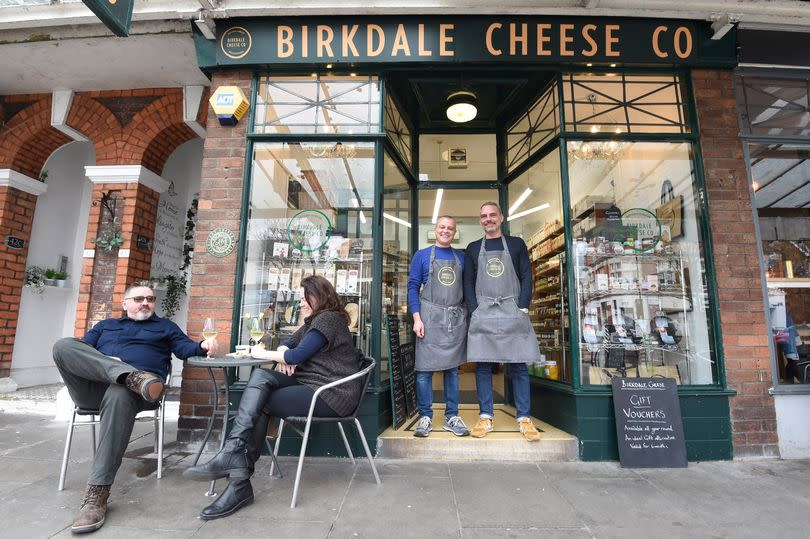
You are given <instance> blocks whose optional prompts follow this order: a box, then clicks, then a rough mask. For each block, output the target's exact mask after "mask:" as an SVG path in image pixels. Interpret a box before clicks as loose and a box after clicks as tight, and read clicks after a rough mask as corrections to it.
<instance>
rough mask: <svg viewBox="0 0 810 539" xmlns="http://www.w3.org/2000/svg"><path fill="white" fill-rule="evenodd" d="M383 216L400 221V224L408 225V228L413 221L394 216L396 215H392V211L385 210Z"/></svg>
mask: <svg viewBox="0 0 810 539" xmlns="http://www.w3.org/2000/svg"><path fill="white" fill-rule="evenodd" d="M383 217H385V218H386V219H388V220H389V221H393V222H395V223H398V224H400V225H402V226H406V227H408V228H411V223H409V222H408V221H406V220H405V219H400V218H399V217H394V216H393V215H391V214H390V213H385V212H383Z"/></svg>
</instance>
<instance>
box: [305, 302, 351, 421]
mask: <svg viewBox="0 0 810 539" xmlns="http://www.w3.org/2000/svg"><path fill="white" fill-rule="evenodd" d="M313 329H317V330H318V331H319V332H320V333H321V334H322V335H323V336H324V337H326V345H324V347H323V348H321V349H320V350H318V351H317V352H315V355H313V356H312V357H311V358H309V359H307V360H306V361H304V362H303V363H300V364H299V365H298V366H297V367H296V369H295V373H294V374H293V376H294V377H295V378H296V380H298V381H299V382H301V383H302V384H304V385H307V386H309V387H311V388H313V389H318V388H319V387H321V386H323V385H326V384H328V383H330V382H334V381H335V380H339V379H341V378H344V377H346V376H349V375H350V374H354V373H356V372H357V371H358V370H359V369H360V362H359V360H360V353H359V351H358V350H357V349H356V348H355V346H354V343H353V342H352V336H351V333H349V327H348V323H347V322H346V319H345V318H344V317H343V316H341V315H340V313H336V312H334V311H323V312H320V313H318V314H316V315H315V316H313V317H310V318H308V319H307V320H306V321H305V322H304V325H303V326H301V327H300V328H299V329H298V331H296V332H295V333H294V334H293V336H292V337H291V338H290V340H291V341H292V344H293V345H294V346H298V345H299V344H300V343H301V341H302V340H303V338H304V335H306V334H307V332H309V331H311V330H313ZM362 390H363V380H362V379H360V378H358V379H356V380H352V381H351V382H348V383H346V384H342V385H339V386H337V387H334V388H332V389H328V390H326V391H324V392H323V393H322V394H321V399H323V401H324V402H325V403H326V404H327V405H328V406H329V407H330V408H331V409H332V410H334V411H335V412H336V413H337V414H338V415H341V416H345V415H348V414H350V413H351V412H352V410H354V408H355V406H357V402H358V400H359V399H360V392H361V391H362Z"/></svg>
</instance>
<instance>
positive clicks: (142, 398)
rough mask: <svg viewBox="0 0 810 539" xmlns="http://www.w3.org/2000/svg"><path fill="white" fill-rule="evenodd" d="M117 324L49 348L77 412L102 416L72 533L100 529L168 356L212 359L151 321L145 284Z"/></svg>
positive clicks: (158, 391)
mask: <svg viewBox="0 0 810 539" xmlns="http://www.w3.org/2000/svg"><path fill="white" fill-rule="evenodd" d="M123 308H124V311H125V312H126V314H125V315H124V316H123V317H121V318H108V319H107V320H102V321H101V322H99V323H97V324H96V325H95V326H93V329H91V330H90V331H88V332H87V334H86V335H85V336H84V338H82V339H74V338H70V337H67V338H64V339H60V340H59V341H57V342H56V344H54V346H53V360H54V363H56V367H57V369H59V373H60V374H61V376H62V380H64V382H65V385H66V386H67V389H68V393H69V394H70V397H71V398H72V399H73V402H74V403H76V405H78V406H79V407H80V408H88V409H98V410H100V417H101V419H100V421H101V424H100V428H99V431H100V432H99V440H98V448H97V449H96V454H95V458H94V459H93V465H92V471H91V472H90V477H89V478H88V480H87V490H86V491H85V495H84V500H83V501H82V506H81V509H80V510H79V513H78V515H77V516H76V519H75V520H74V521H73V526H72V527H71V531H72V532H73V533H87V532H92V531H95V530H97V529H99V528H100V527H101V526H103V525H104V518H105V515H106V513H107V498H108V497H109V495H110V486H111V485H112V482H113V479H114V478H115V474H116V472H117V471H118V467H119V466H120V465H121V459H122V458H123V456H124V451H125V450H126V448H127V445H128V444H129V437H130V434H132V427H133V425H134V423H135V416H136V415H137V414H138V412H142V411H144V410H150V409H154V408H155V407H156V406H157V405H158V402H159V401H160V398H161V396H162V395H163V391H164V389H165V388H164V380H165V379H166V376H167V375H168V373H169V368H170V367H171V359H172V354H174V355H176V356H177V357H179V358H180V359H187V358H189V357H191V356H201V355H206V354H212V353H215V352H216V347H217V344H216V339H215V338H211V339H208V340H205V341H202V342H200V343H196V342H194V341H192V340H191V339H189V338H188V337H187V336H186V335H185V333H183V332H182V330H181V329H180V328H179V327H178V326H177V324H175V323H174V322H172V321H171V320H167V319H165V318H160V317H158V316H157V315H156V314H155V292H154V289H153V288H152V287H151V285H149V284H148V283H145V282H141V283H136V284H134V285H132V286H130V287H129V288H127V289H126V290H125V291H124V302H123Z"/></svg>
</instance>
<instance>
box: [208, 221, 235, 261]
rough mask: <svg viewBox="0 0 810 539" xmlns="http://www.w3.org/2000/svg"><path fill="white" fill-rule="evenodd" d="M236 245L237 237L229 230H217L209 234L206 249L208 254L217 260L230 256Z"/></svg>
mask: <svg viewBox="0 0 810 539" xmlns="http://www.w3.org/2000/svg"><path fill="white" fill-rule="evenodd" d="M235 245H236V236H234V234H233V232H231V231H230V230H228V229H227V228H222V227H220V228H215V229H214V230H212V231H211V232H209V233H208V239H207V240H205V249H206V251H208V254H209V255H211V256H215V257H217V258H222V257H224V256H228V255H229V254H231V253H232V252H233V248H234V246H235Z"/></svg>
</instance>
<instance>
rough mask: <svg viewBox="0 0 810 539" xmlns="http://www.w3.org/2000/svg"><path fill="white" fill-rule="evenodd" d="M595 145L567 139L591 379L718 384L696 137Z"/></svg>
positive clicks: (583, 350)
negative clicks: (697, 183) (695, 165)
mask: <svg viewBox="0 0 810 539" xmlns="http://www.w3.org/2000/svg"><path fill="white" fill-rule="evenodd" d="M585 144H588V142H574V143H569V144H568V148H567V152H568V153H567V155H568V170H569V178H570V181H569V190H570V199H571V207H570V212H571V225H572V233H573V253H572V255H571V260H570V266H571V270H572V271H573V272H574V276H575V277H574V280H575V284H576V298H577V305H576V312H575V315H574V316H575V317H576V321H577V323H578V326H579V328H578V329H579V338H580V344H579V352H580V358H581V381H582V383H583V384H609V383H610V380H611V379H612V378H614V377H617V376H619V377H625V376H627V377H648V376H657V375H662V376H666V377H668V378H674V379H675V380H676V381H677V382H678V383H679V384H712V383H716V382H717V380H718V379H717V363H716V351H715V349H714V340H713V335H712V333H713V328H712V324H711V316H710V309H711V305H710V304H709V299H708V292H707V277H706V273H705V256H706V255H705V251H704V246H703V242H702V238H701V231H700V229H701V227H700V226H699V215H700V204H699V197H698V192H697V189H696V187H695V173H694V168H693V153H692V147H691V144H689V143H669V142H616V143H614V144H615V145H614V146H613V147H611V149H610V150H607V149H602V150H600V151H598V152H597V151H590V152H587V153H585V154H583V153H582V146H583V145H585ZM585 156H587V158H585Z"/></svg>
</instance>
